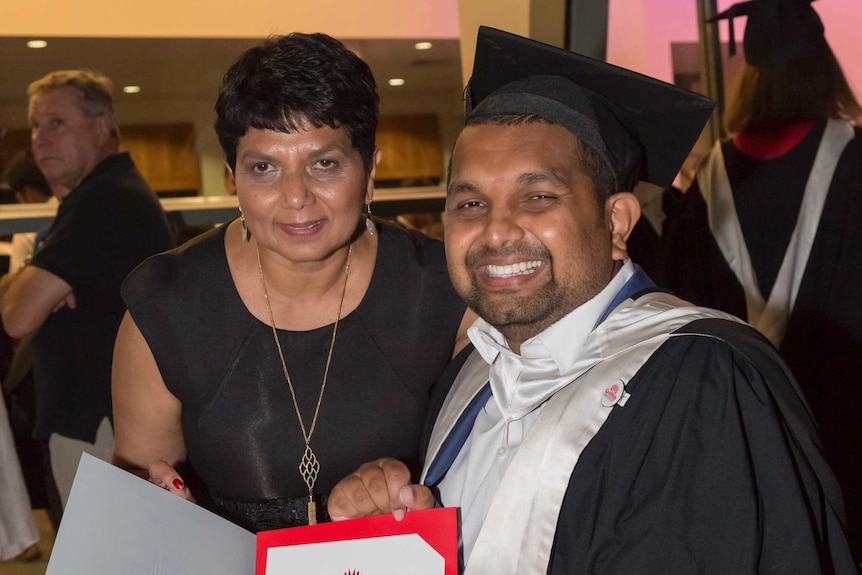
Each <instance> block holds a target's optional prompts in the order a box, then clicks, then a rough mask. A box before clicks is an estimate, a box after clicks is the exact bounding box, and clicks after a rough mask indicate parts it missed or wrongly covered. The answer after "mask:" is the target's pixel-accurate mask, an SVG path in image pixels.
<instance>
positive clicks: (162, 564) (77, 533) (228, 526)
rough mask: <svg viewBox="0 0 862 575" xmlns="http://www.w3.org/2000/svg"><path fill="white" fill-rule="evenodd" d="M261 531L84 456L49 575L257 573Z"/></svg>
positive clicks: (51, 561)
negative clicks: (236, 523)
mask: <svg viewBox="0 0 862 575" xmlns="http://www.w3.org/2000/svg"><path fill="white" fill-rule="evenodd" d="M255 545H256V537H255V535H254V534H253V533H251V532H249V531H246V530H245V529H242V528H241V527H238V526H236V525H234V524H233V523H231V522H229V521H227V520H225V519H223V518H221V517H219V516H217V515H215V514H213V513H211V512H209V511H207V510H206V509H203V508H202V507H199V506H198V505H195V504H194V503H190V502H188V501H185V500H184V499H181V498H179V497H177V496H176V495H173V494H171V493H168V492H167V491H165V490H163V489H160V488H159V487H156V486H155V485H153V484H151V483H149V482H147V481H145V480H143V479H141V478H139V477H136V476H134V475H132V474H130V473H127V472H126V471H123V470H121V469H118V468H116V467H114V466H113V465H111V464H109V463H105V462H104V461H101V460H99V459H96V458H95V457H92V456H90V455H87V454H86V453H85V454H84V455H83V456H82V458H81V462H80V464H79V465H78V473H77V475H75V482H74V484H73V485H72V492H71V495H70V496H69V502H68V505H67V506H66V510H65V511H64V512H63V520H62V521H61V523H60V529H59V531H58V533H57V540H56V542H55V543H54V549H53V551H52V553H51V558H50V561H49V563H48V570H47V573H46V575H118V574H123V575H197V574H200V575H254V566H255Z"/></svg>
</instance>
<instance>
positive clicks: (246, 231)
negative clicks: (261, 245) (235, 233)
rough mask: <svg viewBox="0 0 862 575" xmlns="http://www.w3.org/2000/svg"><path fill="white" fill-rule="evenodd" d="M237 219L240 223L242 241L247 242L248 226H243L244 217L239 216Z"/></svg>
mask: <svg viewBox="0 0 862 575" xmlns="http://www.w3.org/2000/svg"><path fill="white" fill-rule="evenodd" d="M239 219H240V221H241V222H242V241H243V242H247V241H248V226H247V225H245V216H240V217H239Z"/></svg>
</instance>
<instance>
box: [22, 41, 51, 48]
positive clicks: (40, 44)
mask: <svg viewBox="0 0 862 575" xmlns="http://www.w3.org/2000/svg"><path fill="white" fill-rule="evenodd" d="M47 45H48V43H47V42H46V41H44V40H30V41H29V42H27V47H28V48H44V47H45V46H47Z"/></svg>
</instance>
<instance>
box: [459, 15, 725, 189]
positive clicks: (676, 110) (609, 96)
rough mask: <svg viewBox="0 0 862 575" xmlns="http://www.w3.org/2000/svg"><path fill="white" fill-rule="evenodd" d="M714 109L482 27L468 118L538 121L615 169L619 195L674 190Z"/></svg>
mask: <svg viewBox="0 0 862 575" xmlns="http://www.w3.org/2000/svg"><path fill="white" fill-rule="evenodd" d="M714 106H715V102H713V101H712V100H710V99H709V98H707V97H705V96H702V95H700V94H695V93H693V92H689V91H687V90H683V89H682V88H679V87H677V86H674V85H672V84H667V83H665V82H662V81H660V80H656V79H655V78H650V77H648V76H644V75H642V74H638V73H636V72H632V71H631V70H626V69H625V68H620V67H618V66H613V65H611V64H608V63H606V62H602V61H599V60H594V59H592V58H588V57H586V56H582V55H580V54H576V53H574V52H569V51H567V50H563V49H561V48H556V47H554V46H549V45H547V44H543V43H541V42H537V41H535V40H530V39H528V38H522V37H520V36H516V35H514V34H510V33H508V32H503V31H501V30H495V29H494V28H488V27H485V26H482V27H480V28H479V36H478V39H477V43H476V58H475V61H474V64H473V76H472V77H471V78H470V81H469V83H468V85H467V91H466V115H467V117H468V118H469V117H471V116H473V115H482V114H489V113H515V114H536V115H538V116H541V117H543V118H545V119H546V120H548V121H550V122H553V123H555V124H559V125H561V126H562V127H564V128H566V129H567V130H569V131H570V132H572V133H573V134H574V135H575V136H577V137H578V138H579V139H580V140H581V141H582V142H583V143H584V144H586V145H587V146H589V147H590V148H592V149H593V150H595V151H596V152H597V153H598V154H599V155H600V156H601V157H602V158H603V159H604V160H605V162H606V163H607V165H608V166H609V167H610V168H611V171H612V173H613V175H614V183H615V187H616V189H615V190H614V191H626V190H632V189H634V185H635V184H636V183H637V181H638V180H644V181H647V182H651V183H653V184H656V185H658V186H661V187H663V188H666V187H668V186H670V184H671V182H672V181H673V179H674V177H676V174H677V172H678V171H679V168H680V166H681V165H682V163H683V161H684V160H685V158H686V156H687V155H688V153H689V151H690V150H691V148H692V146H693V145H694V143H695V141H696V140H697V137H698V136H699V135H700V132H701V130H702V129H703V126H704V125H705V124H706V121H707V119H708V118H709V115H710V113H711V112H712V109H713V107H714Z"/></svg>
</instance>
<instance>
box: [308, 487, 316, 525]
mask: <svg viewBox="0 0 862 575" xmlns="http://www.w3.org/2000/svg"><path fill="white" fill-rule="evenodd" d="M308 524H309V525H317V504H316V503H315V502H314V496H313V495H312V494H311V493H309V494H308Z"/></svg>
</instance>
